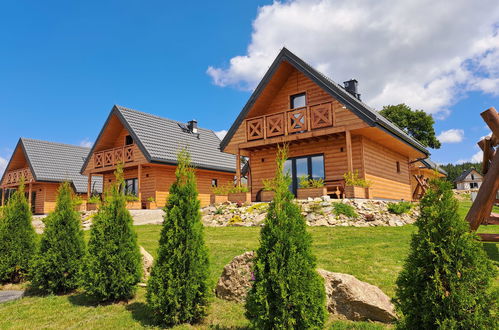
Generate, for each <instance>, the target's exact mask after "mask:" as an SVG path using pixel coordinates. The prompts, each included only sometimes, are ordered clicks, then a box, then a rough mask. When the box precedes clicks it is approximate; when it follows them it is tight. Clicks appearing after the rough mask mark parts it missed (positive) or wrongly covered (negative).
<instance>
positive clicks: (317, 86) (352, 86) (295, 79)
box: [221, 48, 429, 201]
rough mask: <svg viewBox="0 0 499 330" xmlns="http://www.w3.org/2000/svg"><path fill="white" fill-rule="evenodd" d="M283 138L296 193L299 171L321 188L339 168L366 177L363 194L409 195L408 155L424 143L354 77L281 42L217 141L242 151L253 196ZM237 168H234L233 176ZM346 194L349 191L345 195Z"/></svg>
mask: <svg viewBox="0 0 499 330" xmlns="http://www.w3.org/2000/svg"><path fill="white" fill-rule="evenodd" d="M282 143H287V144H288V145H289V155H288V156H289V159H288V161H287V163H286V165H285V166H286V168H287V170H289V173H290V175H291V177H292V185H291V187H290V189H291V190H292V191H293V192H294V193H295V194H296V191H297V188H298V183H299V182H298V181H299V178H300V177H301V176H303V175H304V176H308V177H311V178H322V179H324V181H325V184H326V187H327V188H328V193H330V192H331V193H332V192H333V190H336V191H337V189H338V187H341V186H344V185H345V182H344V180H343V177H344V174H345V173H347V172H352V173H355V172H356V171H358V173H359V176H360V177H361V178H364V179H366V180H369V181H371V182H372V186H371V188H370V189H369V194H368V197H370V198H380V199H393V200H411V199H412V190H411V171H410V164H411V162H413V161H415V160H419V159H425V158H427V157H428V155H429V152H428V151H427V150H426V148H425V147H424V146H423V145H422V144H421V143H419V142H418V141H416V140H415V139H413V138H412V137H410V136H409V135H407V134H406V133H405V132H404V131H402V130H401V129H400V128H398V127H397V126H395V125H394V124H393V123H391V122H390V121H388V120H387V119H386V118H384V117H383V116H381V115H380V114H379V113H378V112H377V111H375V110H373V109H371V108H370V107H368V106H367V105H366V104H364V103H363V102H362V101H361V100H360V95H359V94H358V93H357V81H355V80H350V81H348V82H346V83H345V86H344V87H343V86H340V85H338V84H337V83H335V82H333V81H332V80H331V79H329V78H327V77H326V76H324V75H323V74H321V73H320V72H318V71H317V70H315V69H314V68H313V67H311V66H310V65H308V64H307V63H305V62H304V61H303V60H301V59H300V58H298V57H297V56H296V55H294V54H293V53H292V52H290V51H289V50H287V49H286V48H283V49H282V50H281V52H280V53H279V55H278V56H277V58H276V59H275V60H274V62H273V63H272V65H271V67H270V68H269V70H268V71H267V73H266V74H265V76H264V77H263V79H262V81H261V82H260V83H259V85H258V86H257V87H256V89H255V91H254V92H253V94H252V95H251V97H250V99H249V100H248V102H247V103H246V105H245V106H244V108H243V109H242V111H241V113H240V114H239V116H238V117H237V119H236V120H235V122H234V123H233V125H232V127H231V128H230V130H229V131H228V133H227V135H226V136H225V138H224V139H223V141H222V143H221V148H222V151H225V152H228V153H232V154H234V155H237V157H236V162H238V164H237V165H236V168H239V167H240V166H239V161H240V157H239V156H244V157H247V158H248V159H249V178H250V179H249V186H251V194H252V200H253V201H257V200H259V199H260V197H259V196H260V194H261V192H262V189H263V182H262V180H264V179H268V178H271V177H273V176H274V172H275V155H276V148H277V145H278V144H282ZM237 180H240V173H239V172H238V179H237ZM346 197H353V196H348V195H347V196H346Z"/></svg>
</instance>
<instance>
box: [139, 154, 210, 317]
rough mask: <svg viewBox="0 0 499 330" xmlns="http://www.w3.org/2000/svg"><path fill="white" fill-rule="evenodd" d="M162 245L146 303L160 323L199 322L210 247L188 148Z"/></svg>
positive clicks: (203, 308) (171, 198) (180, 160)
mask: <svg viewBox="0 0 499 330" xmlns="http://www.w3.org/2000/svg"><path fill="white" fill-rule="evenodd" d="M177 163H178V165H177V169H176V171H175V175H176V181H175V182H174V183H173V184H172V185H171V187H170V194H169V196H168V202H167V204H166V206H165V208H164V211H165V216H164V222H163V228H162V230H161V237H160V241H159V248H158V258H157V260H156V262H155V264H154V266H153V268H152V272H151V277H150V278H149V281H148V283H147V302H148V305H149V306H150V308H151V309H152V310H153V312H154V314H155V317H156V319H157V321H158V322H159V323H162V324H166V325H174V324H180V323H195V322H198V321H200V320H201V319H202V318H203V317H204V316H205V315H206V308H207V304H208V297H209V291H208V276H209V262H208V250H207V248H206V245H205V243H204V236H203V225H202V223H201V213H200V209H199V207H200V202H199V200H198V192H197V187H196V178H195V175H194V170H193V168H192V167H191V166H190V160H189V154H188V152H187V151H186V150H185V149H184V150H182V151H180V152H179V154H178V162H177Z"/></svg>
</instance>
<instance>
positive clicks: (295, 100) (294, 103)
mask: <svg viewBox="0 0 499 330" xmlns="http://www.w3.org/2000/svg"><path fill="white" fill-rule="evenodd" d="M306 104H307V97H306V94H305V93H300V94H295V95H291V96H290V106H291V109H296V108H303V107H304V106H305V105H306Z"/></svg>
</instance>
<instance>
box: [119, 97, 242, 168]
mask: <svg viewBox="0 0 499 330" xmlns="http://www.w3.org/2000/svg"><path fill="white" fill-rule="evenodd" d="M114 111H115V112H116V114H117V115H118V117H121V119H122V121H124V125H125V127H126V128H127V129H128V130H129V131H130V134H131V135H132V136H133V137H134V140H135V141H136V143H137V144H138V145H139V147H140V148H141V150H142V152H143V153H144V154H145V156H146V158H147V159H148V161H150V162H159V163H168V164H176V162H177V154H178V152H179V151H180V149H182V148H184V147H186V148H187V150H188V151H189V153H190V155H191V161H192V164H193V165H194V166H195V167H197V168H203V169H210V170H219V171H228V172H235V164H236V161H235V159H236V158H235V156H234V155H231V154H228V153H224V152H222V151H221V150H220V139H219V138H218V137H217V136H216V135H215V133H214V132H213V131H212V130H209V129H204V128H198V133H199V134H193V133H188V132H185V131H184V130H182V128H181V127H180V125H185V124H184V123H180V122H177V121H174V120H170V119H166V118H162V117H158V116H155V115H151V114H148V113H144V112H140V111H137V110H132V109H129V108H125V107H122V106H118V105H117V106H115V107H114V108H113V112H114Z"/></svg>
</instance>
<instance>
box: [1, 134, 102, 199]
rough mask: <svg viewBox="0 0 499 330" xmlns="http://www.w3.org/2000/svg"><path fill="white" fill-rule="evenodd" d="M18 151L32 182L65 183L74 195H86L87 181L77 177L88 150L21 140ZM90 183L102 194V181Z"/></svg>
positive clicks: (83, 177)
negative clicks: (24, 159) (32, 179)
mask: <svg viewBox="0 0 499 330" xmlns="http://www.w3.org/2000/svg"><path fill="white" fill-rule="evenodd" d="M17 148H22V151H23V153H24V156H25V158H26V161H27V163H28V166H29V168H30V170H31V173H32V175H33V177H34V179H35V181H45V182H64V181H68V182H70V183H72V184H73V186H74V188H75V191H76V192H77V193H86V192H87V188H88V186H87V185H88V177H87V176H85V175H82V174H80V168H81V166H82V164H83V163H84V161H85V159H86V158H87V156H88V153H89V151H90V148H85V147H79V146H74V145H70V144H63V143H54V142H48V141H41V140H34V139H27V138H20V139H19V142H18V143H17V146H16V149H17ZM9 164H10V162H9ZM8 167H9V166H8V165H7V168H8ZM6 172H7V171H5V172H4V176H5V173H6ZM2 180H3V177H2ZM92 181H93V182H92V186H93V189H94V190H95V191H97V192H98V193H100V192H102V178H98V177H95V178H93V180H92Z"/></svg>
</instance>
